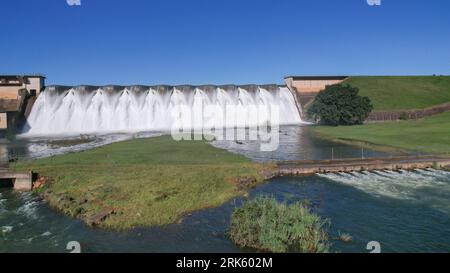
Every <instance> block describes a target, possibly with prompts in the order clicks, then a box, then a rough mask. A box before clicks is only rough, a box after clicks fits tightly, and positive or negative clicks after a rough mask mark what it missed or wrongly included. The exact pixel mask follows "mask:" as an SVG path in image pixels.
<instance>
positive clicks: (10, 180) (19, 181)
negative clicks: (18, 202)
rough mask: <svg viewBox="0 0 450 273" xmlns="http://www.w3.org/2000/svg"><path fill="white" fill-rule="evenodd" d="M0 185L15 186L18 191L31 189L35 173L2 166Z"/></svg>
mask: <svg viewBox="0 0 450 273" xmlns="http://www.w3.org/2000/svg"><path fill="white" fill-rule="evenodd" d="M0 187H13V188H14V189H15V190H18V191H31V190H32V189H33V173H32V172H28V173H17V172H12V171H10V170H8V169H4V168H1V169H0Z"/></svg>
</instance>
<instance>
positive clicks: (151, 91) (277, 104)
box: [24, 85, 302, 135]
mask: <svg viewBox="0 0 450 273" xmlns="http://www.w3.org/2000/svg"><path fill="white" fill-rule="evenodd" d="M300 123H302V120H301V118H300V109H299V105H298V104H297V103H296V100H295V98H294V96H293V95H292V93H291V91H290V90H289V89H288V88H287V87H280V86H277V85H262V86H258V85H246V86H235V85H227V86H212V85H208V86H154V87H150V86H129V87H120V86H104V87H94V86H79V87H63V86H50V87H47V88H46V89H45V91H44V92H42V93H41V94H40V95H39V97H38V99H37V101H36V103H35V104H34V106H33V109H32V112H31V114H30V116H29V117H28V119H27V124H26V126H25V128H24V133H26V134H32V135H33V134H37V135H48V134H77V133H102V132H114V131H167V130H171V129H173V128H186V127H189V128H204V127H205V126H207V125H208V126H211V125H212V126H216V128H218V127H223V128H226V127H227V128H228V127H255V126H258V125H262V124H269V125H274V124H276V125H288V124H300Z"/></svg>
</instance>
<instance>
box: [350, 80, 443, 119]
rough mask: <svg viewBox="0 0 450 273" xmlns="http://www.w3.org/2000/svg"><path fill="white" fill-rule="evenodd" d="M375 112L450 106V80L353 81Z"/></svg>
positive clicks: (351, 83)
mask: <svg viewBox="0 0 450 273" xmlns="http://www.w3.org/2000/svg"><path fill="white" fill-rule="evenodd" d="M345 83H348V84H350V85H352V86H354V87H358V88H359V89H360V94H361V95H363V96H368V97H369V98H370V99H371V101H372V103H373V105H374V110H375V111H390V110H406V109H419V108H426V107H430V106H433V105H437V104H442V103H446V102H450V76H405V77H351V78H349V79H347V80H346V81H345Z"/></svg>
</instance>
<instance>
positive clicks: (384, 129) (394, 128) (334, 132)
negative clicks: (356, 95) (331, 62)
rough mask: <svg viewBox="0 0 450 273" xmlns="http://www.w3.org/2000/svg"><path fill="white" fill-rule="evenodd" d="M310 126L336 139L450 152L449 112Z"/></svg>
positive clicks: (410, 149)
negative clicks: (426, 116) (423, 116)
mask: <svg viewBox="0 0 450 273" xmlns="http://www.w3.org/2000/svg"><path fill="white" fill-rule="evenodd" d="M313 130H314V131H315V132H316V133H318V134H319V136H322V137H325V138H327V139H331V140H336V141H349V142H355V141H360V142H366V143H370V144H375V145H382V146H387V147H394V148H398V149H401V150H405V151H418V152H423V153H429V154H450V112H446V113H443V114H439V115H436V116H433V117H429V118H425V119H422V120H417V121H399V122H386V123H376V124H365V125H359V126H339V127H328V126H316V127H315V128H314V129H313Z"/></svg>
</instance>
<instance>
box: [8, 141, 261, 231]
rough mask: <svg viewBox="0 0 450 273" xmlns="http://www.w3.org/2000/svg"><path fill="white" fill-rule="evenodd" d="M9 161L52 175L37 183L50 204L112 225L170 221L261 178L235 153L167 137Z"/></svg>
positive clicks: (224, 198)
mask: <svg viewBox="0 0 450 273" xmlns="http://www.w3.org/2000/svg"><path fill="white" fill-rule="evenodd" d="M17 168H18V169H22V170H33V171H35V172H38V173H39V174H40V175H43V176H49V177H52V178H54V181H53V182H51V183H47V184H46V185H45V186H44V187H43V188H42V189H40V190H39V191H40V192H41V193H42V195H43V196H44V197H45V199H46V200H47V201H48V202H49V204H50V205H51V206H53V207H56V208H57V209H59V210H61V211H63V212H64V213H66V214H68V215H70V216H73V217H78V218H82V219H84V220H85V221H87V222H90V219H101V220H103V219H102V218H105V219H104V221H101V222H100V223H97V224H98V225H99V226H101V227H105V228H112V229H128V228H132V227H137V226H151V225H164V224H170V223H174V222H176V221H177V220H178V219H180V218H181V217H182V216H183V215H186V214H188V213H189V212H192V211H195V210H199V209H203V208H207V207H214V206H218V205H220V204H222V203H224V202H226V201H227V200H229V199H231V198H233V197H235V196H238V195H242V194H244V193H245V190H246V187H248V186H251V185H252V184H254V183H257V182H260V181H262V180H263V177H262V175H261V173H260V171H261V170H262V169H263V167H262V166H261V165H258V164H255V163H252V162H250V160H249V159H247V158H245V157H243V156H240V155H236V154H232V153H230V152H227V151H225V150H221V149H218V148H215V147H213V146H211V145H210V144H208V143H206V142H203V141H181V142H176V141H174V140H172V138H171V137H169V136H164V137H157V138H150V139H136V140H131V141H126V142H121V143H115V144H111V145H107V146H104V147H101V148H98V149H95V150H90V151H84V152H80V153H72V154H66V155H61V156H55V157H52V158H46V159H39V160H36V161H31V162H20V163H19V164H18V165H17ZM237 177H241V179H240V180H239V181H242V180H244V183H243V184H244V186H242V185H237V184H239V181H238V180H236V178H237ZM243 177H245V178H243ZM112 211H114V213H113V214H111V215H109V213H110V212H112ZM107 215H108V217H106V216H107Z"/></svg>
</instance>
